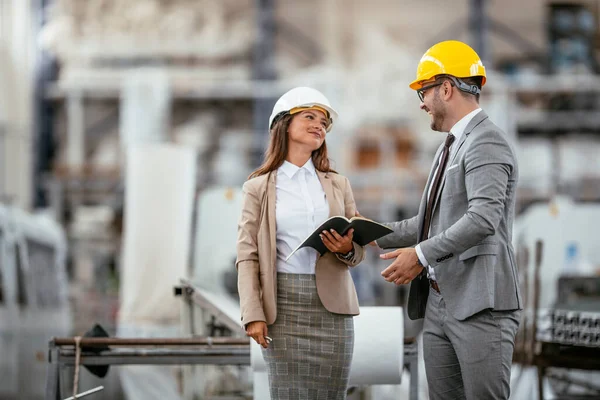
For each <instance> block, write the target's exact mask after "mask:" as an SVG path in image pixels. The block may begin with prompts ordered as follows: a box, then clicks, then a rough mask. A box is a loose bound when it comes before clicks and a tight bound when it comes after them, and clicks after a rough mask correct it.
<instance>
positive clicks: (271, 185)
mask: <svg viewBox="0 0 600 400" xmlns="http://www.w3.org/2000/svg"><path fill="white" fill-rule="evenodd" d="M276 177H277V170H275V171H271V172H269V178H268V183H267V214H268V217H269V241H270V243H271V247H272V248H271V265H275V262H276V261H277V260H276V257H277V246H276V243H277V242H276V233H277V225H276V224H275V202H276V201H277V197H276V191H275V189H276V184H277V181H276Z"/></svg>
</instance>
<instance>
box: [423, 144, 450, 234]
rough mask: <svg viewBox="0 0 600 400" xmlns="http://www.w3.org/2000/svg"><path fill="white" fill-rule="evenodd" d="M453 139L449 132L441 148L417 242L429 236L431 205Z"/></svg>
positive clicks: (442, 174) (444, 169)
mask: <svg viewBox="0 0 600 400" xmlns="http://www.w3.org/2000/svg"><path fill="white" fill-rule="evenodd" d="M454 139H455V137H454V135H453V134H451V133H449V134H448V136H446V142H445V143H444V149H443V150H442V155H441V156H440V163H439V166H438V169H437V171H436V173H435V177H434V178H433V183H432V184H431V185H432V186H431V191H430V192H429V197H428V199H427V207H426V208H425V219H424V221H423V230H422V231H421V239H420V240H419V243H420V242H422V241H424V240H427V238H428V237H429V227H430V225H431V214H432V213H433V205H434V202H435V199H436V198H437V192H438V190H439V188H440V183H441V182H442V176H444V172H445V171H446V164H447V163H448V155H449V154H450V146H452V143H453V142H454Z"/></svg>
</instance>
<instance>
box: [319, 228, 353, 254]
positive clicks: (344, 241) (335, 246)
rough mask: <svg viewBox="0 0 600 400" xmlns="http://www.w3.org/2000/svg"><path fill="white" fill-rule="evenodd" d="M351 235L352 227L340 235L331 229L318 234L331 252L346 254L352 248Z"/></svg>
mask: <svg viewBox="0 0 600 400" xmlns="http://www.w3.org/2000/svg"><path fill="white" fill-rule="evenodd" d="M353 235H354V229H350V230H349V231H348V232H347V233H346V234H345V235H344V236H340V234H339V233H337V232H336V231H335V230H333V229H332V230H331V231H329V232H327V231H323V232H321V234H320V235H319V236H320V237H321V240H322V241H323V243H324V244H325V247H327V249H328V250H329V251H331V252H332V253H340V254H346V253H347V252H349V251H350V250H352V249H353V248H354V245H353V244H352V237H353Z"/></svg>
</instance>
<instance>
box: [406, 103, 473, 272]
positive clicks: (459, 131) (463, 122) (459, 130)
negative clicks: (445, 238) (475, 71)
mask: <svg viewBox="0 0 600 400" xmlns="http://www.w3.org/2000/svg"><path fill="white" fill-rule="evenodd" d="M479 111H481V108H478V109H476V110H473V111H471V112H470V113H468V114H467V115H465V116H464V117H462V118H461V119H460V120H459V121H458V122H457V123H456V124H454V126H453V127H452V128H451V129H450V133H451V134H453V135H454V138H455V139H454V142H452V145H451V146H450V153H449V154H448V163H449V162H450V160H451V159H452V155H453V154H454V153H455V152H456V149H457V148H458V143H460V139H461V137H462V135H463V134H464V132H465V128H466V127H467V125H469V122H471V120H472V119H473V117H474V116H475V115H477V113H478V112H479ZM441 156H442V153H440V157H441ZM438 168H439V164H438V167H436V169H435V171H434V172H433V176H435V174H436V173H437V169H438ZM448 168H450V165H446V171H448ZM446 171H444V174H445V173H446ZM432 179H433V178H432ZM432 186H433V182H432V184H430V185H429V191H428V192H427V201H429V196H430V194H431V187H432ZM440 190H441V189H440ZM430 232H431V228H430ZM415 249H416V250H417V256H419V261H421V264H423V266H425V267H427V277H428V278H429V279H431V280H434V281H435V271H434V270H433V267H432V266H430V265H429V263H428V262H427V259H426V258H425V255H423V251H422V250H421V245H419V244H418V245H417V246H416V247H415Z"/></svg>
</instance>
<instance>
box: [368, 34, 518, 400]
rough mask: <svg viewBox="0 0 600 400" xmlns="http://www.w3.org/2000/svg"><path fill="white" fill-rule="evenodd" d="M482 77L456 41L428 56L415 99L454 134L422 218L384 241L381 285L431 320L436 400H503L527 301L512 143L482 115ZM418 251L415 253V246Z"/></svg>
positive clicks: (433, 176)
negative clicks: (406, 288) (395, 289)
mask: <svg viewBox="0 0 600 400" xmlns="http://www.w3.org/2000/svg"><path fill="white" fill-rule="evenodd" d="M485 81H486V75H485V68H484V66H483V64H482V62H481V60H480V58H479V56H478V55H477V53H476V52H475V51H474V50H473V49H472V48H470V47H469V46H468V45H466V44H464V43H461V42H458V41H446V42H441V43H438V44H436V45H434V46H433V47H431V48H430V49H429V50H427V52H425V54H424V55H423V57H422V58H421V61H420V63H419V66H418V69H417V79H416V80H415V81H414V82H412V83H411V84H410V87H411V88H412V89H414V90H416V91H417V94H418V96H419V99H420V100H421V105H420V108H421V110H423V111H425V112H427V113H428V114H429V115H430V116H431V129H433V130H434V131H438V132H449V134H448V135H447V137H446V140H445V141H444V143H443V144H442V145H441V146H440V148H439V149H438V151H437V154H436V156H435V158H434V163H433V166H432V169H431V172H430V174H429V179H428V182H427V186H426V188H425V191H424V193H423V197H422V199H421V205H420V208H419V214H418V215H417V216H415V217H413V218H411V219H407V220H404V221H400V222H393V223H389V224H388V226H390V227H391V228H393V229H394V233H392V234H389V235H388V236H385V237H383V238H381V239H379V240H377V244H378V245H379V246H380V247H381V248H398V249H397V250H394V251H392V252H389V253H386V254H382V256H381V257H382V258H383V259H386V260H392V259H393V260H394V261H393V262H392V264H391V265H390V266H389V267H388V268H386V269H385V270H384V271H383V272H382V275H383V277H384V278H385V279H386V280H387V281H388V282H394V283H395V284H397V285H401V284H408V283H410V284H411V285H410V292H409V298H408V315H409V317H410V318H411V319H418V318H423V317H424V318H425V321H424V325H423V349H424V357H425V370H426V372H427V381H428V386H429V394H430V398H431V399H433V400H435V399H444V400H445V399H463V398H466V399H477V400H481V399H507V398H508V397H509V394H510V386H509V383H510V367H511V361H512V354H513V349H514V338H515V334H516V332H517V328H518V326H519V318H520V310H521V308H522V300H521V295H520V293H519V285H518V278H517V266H516V265H515V256H514V250H513V247H512V244H511V240H512V225H513V218H514V207H515V189H516V185H517V178H518V166H517V160H516V159H515V155H514V154H515V152H514V150H513V148H512V146H511V145H510V144H509V142H508V140H507V138H506V134H505V133H504V132H502V131H501V130H500V128H498V127H497V126H496V125H494V123H493V122H492V121H490V119H489V118H488V116H487V115H486V113H485V112H484V111H482V110H481V108H479V94H480V91H481V87H482V86H483V85H484V84H485ZM414 245H416V247H414V248H412V247H409V246H414Z"/></svg>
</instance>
